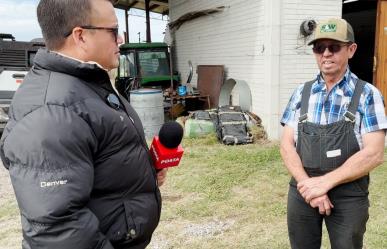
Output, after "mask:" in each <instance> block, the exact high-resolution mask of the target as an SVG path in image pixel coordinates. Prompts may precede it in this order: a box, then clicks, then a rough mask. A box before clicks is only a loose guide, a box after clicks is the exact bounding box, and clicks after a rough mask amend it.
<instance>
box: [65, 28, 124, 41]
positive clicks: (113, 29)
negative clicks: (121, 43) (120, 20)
mask: <svg viewBox="0 0 387 249" xmlns="http://www.w3.org/2000/svg"><path fill="white" fill-rule="evenodd" d="M79 27H80V28H83V29H100V30H106V31H109V32H111V33H112V34H113V35H114V40H115V41H117V38H118V28H108V27H96V26H92V25H85V26H79ZM72 32H73V31H72V30H71V31H70V32H68V33H66V34H65V37H68V36H69V35H71V33H72Z"/></svg>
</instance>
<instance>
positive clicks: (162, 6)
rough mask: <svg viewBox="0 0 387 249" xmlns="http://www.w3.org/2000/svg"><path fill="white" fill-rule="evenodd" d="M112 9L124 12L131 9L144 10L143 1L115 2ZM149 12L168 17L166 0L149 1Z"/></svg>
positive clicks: (127, 0)
mask: <svg viewBox="0 0 387 249" xmlns="http://www.w3.org/2000/svg"><path fill="white" fill-rule="evenodd" d="M114 7H116V8H118V9H124V10H129V9H131V8H134V9H141V10H145V0H117V1H116V3H115V4H114ZM149 11H150V12H155V13H159V14H162V15H168V13H169V6H168V0H150V1H149Z"/></svg>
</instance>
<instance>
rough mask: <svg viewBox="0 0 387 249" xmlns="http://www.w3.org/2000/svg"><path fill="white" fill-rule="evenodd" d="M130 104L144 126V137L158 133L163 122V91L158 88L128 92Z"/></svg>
mask: <svg viewBox="0 0 387 249" xmlns="http://www.w3.org/2000/svg"><path fill="white" fill-rule="evenodd" d="M130 104H131V105H132V107H133V108H134V110H136V112H137V114H138V116H139V117H140V119H141V122H142V126H143V127H144V133H145V137H146V138H147V139H152V138H153V137H154V136H156V135H158V133H159V130H160V128H161V126H162V125H163V124H164V107H163V93H162V91H161V90H158V89H147V88H143V89H138V90H134V91H131V92H130Z"/></svg>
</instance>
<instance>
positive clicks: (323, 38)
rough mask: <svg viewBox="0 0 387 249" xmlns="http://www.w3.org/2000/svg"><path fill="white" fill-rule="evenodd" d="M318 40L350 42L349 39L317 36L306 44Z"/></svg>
mask: <svg viewBox="0 0 387 249" xmlns="http://www.w3.org/2000/svg"><path fill="white" fill-rule="evenodd" d="M318 40H333V41H339V42H350V40H344V39H333V38H332V37H319V38H317V39H313V40H311V41H310V42H309V43H308V46H310V45H312V44H313V43H315V42H316V41H318Z"/></svg>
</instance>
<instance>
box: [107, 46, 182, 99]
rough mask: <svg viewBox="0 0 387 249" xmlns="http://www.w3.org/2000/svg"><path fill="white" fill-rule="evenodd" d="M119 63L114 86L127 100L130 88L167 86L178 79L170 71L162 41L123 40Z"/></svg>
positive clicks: (175, 74)
mask: <svg viewBox="0 0 387 249" xmlns="http://www.w3.org/2000/svg"><path fill="white" fill-rule="evenodd" d="M120 54H121V55H120V66H119V68H118V72H117V77H116V82H115V87H116V89H117V90H118V92H119V93H120V94H121V95H123V96H125V97H126V98H127V99H129V94H130V91H132V90H136V89H138V88H145V87H158V88H161V89H166V88H168V87H171V85H172V87H175V86H176V85H177V83H178V82H179V81H180V77H179V75H178V74H177V73H176V72H173V73H171V69H170V65H171V63H170V59H171V58H170V56H169V52H168V45H167V44H165V43H161V42H153V43H126V44H123V45H121V46H120Z"/></svg>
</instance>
